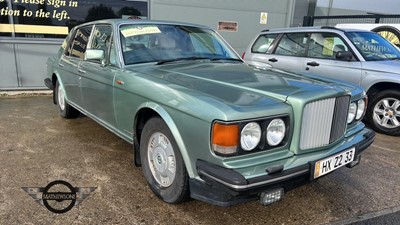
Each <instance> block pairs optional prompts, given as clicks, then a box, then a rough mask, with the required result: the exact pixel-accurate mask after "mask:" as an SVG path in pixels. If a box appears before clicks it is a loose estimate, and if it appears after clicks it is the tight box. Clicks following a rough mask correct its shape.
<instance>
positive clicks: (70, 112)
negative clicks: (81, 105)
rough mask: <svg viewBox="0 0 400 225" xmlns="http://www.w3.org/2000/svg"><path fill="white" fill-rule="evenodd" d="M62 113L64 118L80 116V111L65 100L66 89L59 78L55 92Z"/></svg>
mask: <svg viewBox="0 0 400 225" xmlns="http://www.w3.org/2000/svg"><path fill="white" fill-rule="evenodd" d="M54 95H55V96H56V101H57V105H58V109H59V110H60V115H61V116H62V117H64V118H76V117H78V116H79V111H78V110H76V109H75V108H74V107H72V106H71V105H69V104H68V102H67V101H65V94H64V90H63V89H62V87H61V85H60V83H59V82H58V80H57V81H56V89H55V92H54Z"/></svg>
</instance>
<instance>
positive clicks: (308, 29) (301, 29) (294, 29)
mask: <svg viewBox="0 0 400 225" xmlns="http://www.w3.org/2000/svg"><path fill="white" fill-rule="evenodd" d="M318 31H336V32H352V31H357V32H360V31H364V32H365V31H367V32H370V31H368V30H361V29H353V28H337V27H330V26H314V27H289V28H274V29H268V30H263V31H261V33H285V32H318Z"/></svg>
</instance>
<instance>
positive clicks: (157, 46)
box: [120, 24, 241, 65]
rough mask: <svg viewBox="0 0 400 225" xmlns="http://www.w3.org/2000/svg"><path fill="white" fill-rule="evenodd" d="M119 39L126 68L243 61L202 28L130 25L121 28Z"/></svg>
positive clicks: (211, 32) (212, 33) (210, 32)
mask: <svg viewBox="0 0 400 225" xmlns="http://www.w3.org/2000/svg"><path fill="white" fill-rule="evenodd" d="M120 37H121V45H122V46H121V49H122V53H123V57H124V61H125V65H129V64H137V63H146V62H156V63H159V64H161V63H165V62H172V61H178V60H198V59H210V60H217V59H218V60H223V59H226V60H240V59H239V58H238V56H237V54H236V53H235V52H234V50H232V49H231V48H230V47H229V46H228V45H227V44H226V43H225V42H224V41H223V40H222V39H221V38H220V37H219V36H218V35H217V34H216V33H215V32H214V31H212V30H208V29H203V28H197V27H190V26H178V25H158V24H146V25H143V24H130V25H122V26H121V27H120ZM240 61H241V60H240Z"/></svg>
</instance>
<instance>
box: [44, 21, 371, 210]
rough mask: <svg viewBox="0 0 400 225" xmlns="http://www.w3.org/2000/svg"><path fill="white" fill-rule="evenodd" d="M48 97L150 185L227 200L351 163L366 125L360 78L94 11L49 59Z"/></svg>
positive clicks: (168, 195) (174, 27) (167, 25)
mask: <svg viewBox="0 0 400 225" xmlns="http://www.w3.org/2000/svg"><path fill="white" fill-rule="evenodd" d="M47 71H48V76H49V78H47V79H45V84H46V85H47V86H48V87H49V88H50V89H53V90H54V103H55V104H57V105H58V108H59V111H60V114H61V116H62V117H65V118H75V117H77V116H78V114H79V113H83V114H85V115H87V116H88V117H90V118H92V119H93V120H95V121H96V122H98V123H99V124H101V125H102V126H104V127H106V128H107V129H109V130H110V131H112V132H113V133H115V134H116V135H118V136H119V137H121V138H123V139H124V140H126V141H127V142H129V143H132V144H133V146H134V148H133V152H134V161H135V164H136V165H137V166H140V165H141V166H142V168H143V172H144V176H145V178H146V180H147V182H148V184H149V186H150V188H151V190H152V191H153V192H154V193H155V195H157V196H158V197H159V198H160V199H162V200H163V201H165V202H168V203H178V202H181V201H182V200H183V199H185V198H186V197H187V196H190V197H192V198H195V199H199V200H203V201H206V202H209V203H212V204H216V205H221V206H229V205H232V204H236V203H240V202H245V201H249V200H255V199H260V198H261V200H262V202H263V204H269V203H272V202H274V201H276V200H279V199H280V198H281V197H282V196H283V193H284V191H287V190H289V189H290V188H293V187H295V186H297V185H299V184H303V183H307V182H309V181H311V180H315V179H317V178H319V177H321V176H323V175H326V174H328V173H330V172H332V171H334V170H336V169H338V168H340V167H342V166H344V165H346V166H347V167H353V166H355V165H357V164H358V163H359V162H360V158H361V153H362V152H363V151H364V150H365V149H366V148H367V147H368V146H369V145H370V144H371V143H372V142H373V140H374V135H375V133H374V132H373V131H372V130H369V129H367V128H366V127H365V125H364V124H363V123H362V122H361V121H360V120H361V118H362V116H363V115H364V113H365V106H366V95H365V93H364V92H363V90H362V88H360V87H358V86H354V85H349V84H336V83H335V84H333V83H329V82H328V83H327V82H324V81H323V80H322V79H313V78H308V77H302V76H299V75H296V74H293V73H285V72H279V71H277V70H274V69H271V70H259V69H256V68H254V67H250V66H247V65H246V64H244V62H243V61H242V59H241V58H240V56H239V55H238V54H237V53H236V52H235V51H234V50H233V49H232V48H231V47H230V46H229V45H228V44H227V43H226V42H225V41H224V40H223V39H222V38H221V37H220V36H219V35H218V34H217V33H216V32H215V31H214V30H212V29H210V28H207V27H204V26H198V25H192V24H185V23H172V22H157V21H144V20H102V21H97V22H92V23H86V24H83V25H80V26H77V27H75V28H74V29H73V30H71V32H70V34H69V35H68V37H67V38H66V40H65V42H64V44H63V45H62V47H61V48H60V50H59V52H58V54H57V55H56V56H54V57H51V58H49V59H48V62H47Z"/></svg>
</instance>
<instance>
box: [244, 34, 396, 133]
mask: <svg viewBox="0 0 400 225" xmlns="http://www.w3.org/2000/svg"><path fill="white" fill-rule="evenodd" d="M243 59H244V60H245V61H246V63H247V64H249V65H252V66H255V67H257V68H261V69H262V68H267V67H271V66H272V67H274V68H277V69H281V70H285V71H290V72H295V73H299V74H307V75H312V76H313V75H317V76H323V77H325V78H329V79H331V80H333V81H334V80H344V81H348V82H351V83H355V84H358V85H360V86H362V87H363V88H364V89H365V90H366V91H367V94H368V97H369V102H368V111H367V113H366V115H365V120H366V122H368V123H369V124H370V126H371V127H372V128H373V129H374V130H375V131H378V132H380V133H384V134H389V135H395V136H398V135H400V50H399V48H397V47H396V46H394V45H392V44H391V43H390V42H389V41H387V40H386V39H384V38H382V37H381V36H380V35H378V34H376V33H374V32H370V31H364V30H356V29H340V28H334V27H300V28H286V29H274V30H265V31H262V32H261V33H260V34H259V35H257V36H256V38H255V39H254V40H253V41H252V42H251V44H250V45H249V46H248V47H247V49H246V51H245V52H244V53H243Z"/></svg>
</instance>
